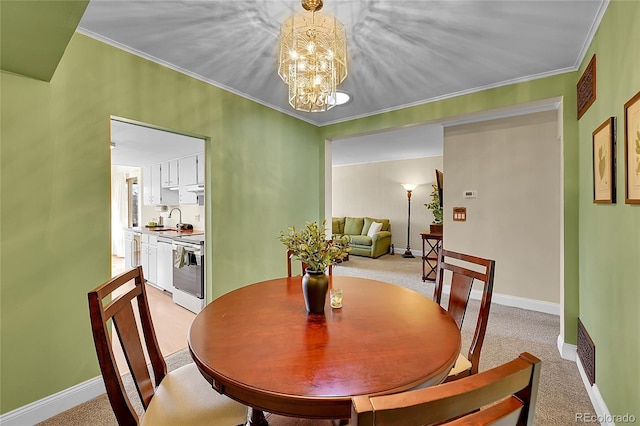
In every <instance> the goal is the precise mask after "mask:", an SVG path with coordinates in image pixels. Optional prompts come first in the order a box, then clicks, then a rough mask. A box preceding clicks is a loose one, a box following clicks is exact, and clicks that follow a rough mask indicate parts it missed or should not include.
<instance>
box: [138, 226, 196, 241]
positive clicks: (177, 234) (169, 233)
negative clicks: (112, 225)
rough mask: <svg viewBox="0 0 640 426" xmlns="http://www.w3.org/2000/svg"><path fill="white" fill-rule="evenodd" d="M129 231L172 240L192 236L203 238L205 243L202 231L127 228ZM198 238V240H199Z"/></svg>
mask: <svg viewBox="0 0 640 426" xmlns="http://www.w3.org/2000/svg"><path fill="white" fill-rule="evenodd" d="M126 229H127V230H128V231H133V232H138V233H140V234H149V235H155V236H157V237H163V238H169V239H172V240H180V239H182V238H183V237H191V236H194V237H195V236H201V237H202V238H201V239H202V240H203V241H204V230H202V229H188V230H187V229H185V230H182V231H178V230H177V229H172V228H160V229H162V231H160V230H157V229H158V228H155V229H154V228H145V227H135V228H126ZM199 239H200V238H198V239H197V240H199Z"/></svg>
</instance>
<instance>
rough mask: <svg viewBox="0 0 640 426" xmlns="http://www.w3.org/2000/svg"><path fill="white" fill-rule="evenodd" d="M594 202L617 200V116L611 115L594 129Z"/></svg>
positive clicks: (601, 202)
mask: <svg viewBox="0 0 640 426" xmlns="http://www.w3.org/2000/svg"><path fill="white" fill-rule="evenodd" d="M592 136H593V152H592V158H593V202H594V203H596V204H612V203H615V202H616V172H615V170H616V157H615V155H616V154H615V153H616V148H615V146H616V118H615V117H609V118H607V119H606V120H605V121H604V123H602V124H601V125H600V126H598V128H597V129H596V130H594V131H593V134H592Z"/></svg>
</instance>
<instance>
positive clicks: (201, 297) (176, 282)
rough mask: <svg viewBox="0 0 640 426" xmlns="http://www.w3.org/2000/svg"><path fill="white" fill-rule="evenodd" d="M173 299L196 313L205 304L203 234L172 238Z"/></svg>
mask: <svg viewBox="0 0 640 426" xmlns="http://www.w3.org/2000/svg"><path fill="white" fill-rule="evenodd" d="M172 244H173V301H174V302H175V303H176V304H178V305H180V306H182V307H184V308H187V309H189V310H190V311H192V312H195V313H198V312H200V311H201V310H202V308H203V307H204V304H205V285H204V283H205V279H204V235H202V236H188V237H182V238H179V239H174V240H173V243H172Z"/></svg>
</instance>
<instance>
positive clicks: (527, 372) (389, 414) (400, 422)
mask: <svg viewBox="0 0 640 426" xmlns="http://www.w3.org/2000/svg"><path fill="white" fill-rule="evenodd" d="M540 366H541V363H540V360H539V359H538V358H536V357H535V356H533V355H531V354H529V353H527V352H523V353H521V354H520V356H519V357H518V358H516V359H514V360H513V361H510V362H507V363H506V364H502V365H500V366H498V367H496V368H492V369H490V370H487V371H483V372H482V373H478V374H474V375H473V376H470V377H465V378H463V379H460V380H456V381H455V382H451V383H444V384H441V385H437V386H432V387H427V388H421V389H415V390H409V391H405V392H400V393H396V394H391V395H384V396H372V397H370V396H356V397H353V398H352V400H351V401H352V406H351V422H350V425H351V426H419V425H431V424H446V425H451V426H453V425H458V426H461V425H489V424H500V425H517V426H524V425H533V420H534V417H535V407H536V400H537V396H538V383H539V381H540Z"/></svg>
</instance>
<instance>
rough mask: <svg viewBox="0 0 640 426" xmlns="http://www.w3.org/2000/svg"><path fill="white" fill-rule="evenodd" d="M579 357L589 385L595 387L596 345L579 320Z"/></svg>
mask: <svg viewBox="0 0 640 426" xmlns="http://www.w3.org/2000/svg"><path fill="white" fill-rule="evenodd" d="M578 356H579V357H580V362H581V364H582V367H583V368H584V372H585V373H586V374H587V379H589V383H590V384H591V385H592V386H593V384H594V383H595V382H596V345H595V344H594V343H593V340H591V336H589V333H587V329H586V328H585V327H584V324H582V321H580V318H578Z"/></svg>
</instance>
